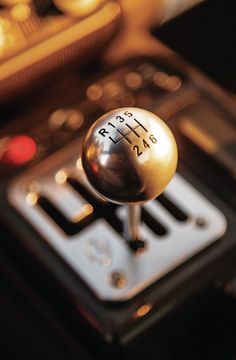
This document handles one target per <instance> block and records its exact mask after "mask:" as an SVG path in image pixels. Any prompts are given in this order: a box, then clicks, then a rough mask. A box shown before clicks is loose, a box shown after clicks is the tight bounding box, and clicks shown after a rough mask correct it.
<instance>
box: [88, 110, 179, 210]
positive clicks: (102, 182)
mask: <svg viewBox="0 0 236 360" xmlns="http://www.w3.org/2000/svg"><path fill="white" fill-rule="evenodd" d="M82 164H83V167H84V170H85V173H86V175H87V177H88V180H89V181H90V183H91V185H92V186H93V187H94V189H95V190H96V191H97V192H98V193H99V194H100V195H101V196H103V197H105V198H106V199H109V200H110V201H111V202H115V203H118V204H124V203H126V204H129V205H131V204H142V203H144V202H147V201H148V200H151V199H153V198H155V197H157V196H158V195H159V194H160V193H161V192H162V191H163V190H164V188H165V187H166V186H167V184H168V183H169V181H170V180H171V178H172V177H173V175H174V173H175V170H176V166H177V147H176V143H175V139H174V137H173V135H172V133H171V131H170V130H169V128H168V127H167V125H166V124H165V123H164V122H163V121H162V120H161V119H160V118H158V117H157V116H156V115H154V114H152V113H150V112H149V111H146V110H143V109H139V108H120V109H116V110H113V111H111V112H109V113H107V114H106V115H104V116H102V117H101V118H99V119H98V120H97V121H96V122H95V123H94V125H93V126H92V127H91V128H90V130H89V132H88V134H87V136H86V138H85V140H84V146H83V154H82Z"/></svg>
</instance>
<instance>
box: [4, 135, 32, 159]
mask: <svg viewBox="0 0 236 360" xmlns="http://www.w3.org/2000/svg"><path fill="white" fill-rule="evenodd" d="M36 152H37V144H36V142H35V140H34V139H33V138H32V137H30V136H27V135H17V136H13V137H10V138H9V140H8V141H6V143H5V144H4V148H3V149H2V151H1V153H0V161H1V162H4V163H7V164H12V165H23V164H25V163H27V162H28V161H30V160H31V159H32V158H33V157H34V155H35V154H36Z"/></svg>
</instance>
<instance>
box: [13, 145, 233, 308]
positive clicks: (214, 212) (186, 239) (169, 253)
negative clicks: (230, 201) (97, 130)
mask: <svg viewBox="0 0 236 360" xmlns="http://www.w3.org/2000/svg"><path fill="white" fill-rule="evenodd" d="M73 153H74V146H71V147H70V148H69V149H67V152H66V154H67V156H58V155H57V156H54V157H51V158H48V159H47V160H45V161H44V162H42V163H41V164H39V165H37V166H35V167H34V168H32V169H31V170H29V171H27V172H25V173H24V174H23V175H21V176H20V177H19V178H18V179H16V180H15V181H14V182H13V183H12V184H11V186H10V187H9V189H8V200H9V202H10V204H11V205H12V206H13V207H14V208H16V209H17V210H18V212H19V213H21V214H22V215H23V216H24V218H25V219H27V221H28V222H29V223H30V224H31V225H33V227H34V228H35V229H36V230H37V232H38V233H39V234H40V235H41V236H42V237H43V238H44V239H45V241H47V242H48V243H49V244H50V245H51V247H52V248H53V249H54V250H55V251H56V252H57V253H58V254H59V255H60V256H61V257H62V258H63V259H64V260H65V261H66V262H67V263H68V264H69V265H70V267H71V268H72V269H73V270H74V271H75V272H76V273H77V274H78V275H79V276H80V277H81V278H83V280H85V281H86V283H87V284H88V286H89V287H90V288H91V290H92V291H93V292H94V293H95V294H96V296H97V297H98V298H99V299H100V300H104V301H125V300H128V299H130V298H132V297H133V296H135V295H137V294H138V293H139V292H140V291H142V290H144V289H145V288H146V287H148V286H149V285H151V284H152V283H154V282H156V281H157V280H159V279H160V278H161V277H163V276H164V275H166V274H167V273H169V272H170V271H172V270H173V269H175V268H176V267H177V266H179V265H181V264H182V263H183V262H185V261H186V260H187V259H189V258H190V257H192V256H193V255H195V254H197V253H198V252H199V251H201V250H203V249H204V248H206V247H207V246H208V245H210V244H211V243H213V242H215V241H217V240H219V239H220V238H221V237H222V235H223V234H224V232H225V230H226V226H227V224H226V219H225V217H224V215H223V214H222V213H221V211H219V210H218V209H217V208H216V207H215V206H214V205H213V204H211V203H210V202H209V201H208V200H207V199H206V198H205V197H204V196H203V195H202V194H200V193H199V192H198V191H197V190H196V189H195V188H193V187H192V185H190V184H189V183H188V182H187V181H186V180H184V179H183V177H182V176H180V175H179V174H176V175H175V177H174V178H173V179H172V181H171V183H170V184H169V185H168V187H167V189H166V190H165V195H166V196H167V197H168V198H169V199H170V200H171V201H172V202H173V203H174V204H175V205H177V206H178V208H179V209H181V210H183V211H184V212H185V213H186V214H188V219H187V220H186V221H178V220H176V219H175V218H174V217H173V216H172V215H171V214H170V212H169V211H168V210H167V209H166V208H165V207H164V206H163V205H161V204H160V203H159V202H158V201H156V200H153V201H151V202H150V203H148V204H146V205H144V208H145V210H146V211H147V212H148V213H149V214H150V215H151V216H152V217H153V218H154V219H157V221H159V222H160V223H161V224H162V225H164V226H165V228H166V229H168V232H167V233H166V234H165V235H163V236H158V235H157V234H155V233H154V232H153V231H152V230H151V229H150V228H149V227H148V226H147V225H146V224H144V225H143V227H142V232H143V236H144V238H145V239H146V241H147V250H146V251H145V252H144V253H143V254H141V255H139V256H136V255H134V253H133V252H132V251H131V250H130V248H129V247H128V246H127V244H126V243H125V241H124V239H123V238H122V237H121V235H120V234H119V233H117V232H116V231H115V230H114V229H113V228H112V227H111V225H110V224H108V222H107V221H106V220H105V219H102V218H100V219H97V220H95V221H94V222H92V223H90V225H87V226H85V227H84V228H83V229H82V230H81V231H79V232H78V233H75V234H74V235H67V234H66V233H65V232H63V230H62V229H61V228H60V227H59V226H58V224H56V223H55V222H54V221H53V219H52V218H50V216H49V215H48V214H47V213H46V212H45V211H44V210H43V209H42V208H41V207H40V206H39V205H37V201H35V202H33V201H32V203H31V204H30V203H29V201H27V200H26V198H27V190H26V188H27V187H26V184H29V183H31V182H34V181H37V183H39V184H40V191H41V192H43V194H44V196H46V195H47V194H49V187H50V191H51V194H52V195H51V197H50V194H49V195H48V196H49V197H50V198H51V201H53V199H56V200H55V203H57V204H59V207H60V211H61V212H63V203H64V204H65V214H64V215H65V217H66V218H68V217H70V216H72V215H73V211H76V206H77V205H76V204H78V206H79V204H82V205H83V204H84V199H83V197H81V196H80V195H79V194H78V193H76V191H75V190H74V189H72V188H71V187H70V186H68V185H66V184H64V183H63V182H62V184H61V185H58V183H56V182H55V174H56V173H58V171H59V170H60V169H73V167H75V164H76V163H77V168H78V170H77V172H79V175H78V178H83V173H82V170H81V169H80V167H79V166H78V164H79V161H77V160H78V158H75V157H74V156H73ZM63 155H65V152H64V154H63ZM62 159H63V160H62ZM83 181H84V180H83ZM54 182H55V187H54V186H53V183H54ZM60 186H61V187H62V188H63V189H62V190H61V191H60V190H58V187H60ZM57 195H58V197H59V196H62V197H64V198H63V199H62V198H61V200H60V199H57V198H56V197H57ZM72 196H73V197H74V199H73V200H71V197H72ZM70 201H71V208H70V205H69V204H70ZM108 211H109V210H108ZM117 216H118V217H119V218H120V219H122V218H124V217H125V216H126V214H125V209H124V208H123V207H119V208H117Z"/></svg>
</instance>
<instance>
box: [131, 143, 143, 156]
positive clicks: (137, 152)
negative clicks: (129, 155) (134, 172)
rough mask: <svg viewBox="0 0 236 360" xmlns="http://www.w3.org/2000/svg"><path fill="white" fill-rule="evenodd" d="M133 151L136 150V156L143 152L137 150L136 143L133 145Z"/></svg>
mask: <svg viewBox="0 0 236 360" xmlns="http://www.w3.org/2000/svg"><path fill="white" fill-rule="evenodd" d="M133 151H136V155H137V156H140V155H142V153H143V152H142V151H140V150H139V147H138V145H134V147H133Z"/></svg>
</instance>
